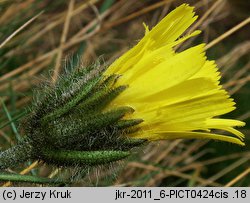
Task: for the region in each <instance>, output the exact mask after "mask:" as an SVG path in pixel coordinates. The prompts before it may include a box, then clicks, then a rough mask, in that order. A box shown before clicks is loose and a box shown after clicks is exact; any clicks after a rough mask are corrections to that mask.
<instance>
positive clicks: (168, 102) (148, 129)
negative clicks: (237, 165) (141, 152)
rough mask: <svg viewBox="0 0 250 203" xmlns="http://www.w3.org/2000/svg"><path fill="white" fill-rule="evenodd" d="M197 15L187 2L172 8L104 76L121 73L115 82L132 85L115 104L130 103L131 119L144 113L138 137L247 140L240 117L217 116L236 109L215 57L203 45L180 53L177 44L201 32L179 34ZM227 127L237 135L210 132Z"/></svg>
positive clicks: (151, 138) (240, 141) (125, 104)
mask: <svg viewBox="0 0 250 203" xmlns="http://www.w3.org/2000/svg"><path fill="white" fill-rule="evenodd" d="M196 19H197V16H194V12H193V7H190V6H188V5H186V4H183V5H181V6H179V7H178V8H176V9H175V10H174V11H172V12H171V13H169V14H168V15H167V16H166V17H165V18H164V19H163V20H161V21H160V22H159V23H158V24H157V25H156V26H155V27H154V28H153V29H152V30H150V31H149V29H148V27H147V26H145V28H146V33H145V36H144V37H143V38H142V39H141V40H140V42H139V43H138V44H137V45H136V46H134V47H133V48H132V49H131V50H129V51H128V52H126V53H125V54H124V55H123V56H121V57H120V58H119V59H117V60H116V61H115V62H114V63H113V64H111V65H110V67H109V68H108V69H107V70H106V72H105V75H111V74H119V75H121V77H120V78H119V79H118V81H117V83H116V85H117V86H120V85H128V88H127V89H126V90H125V91H124V92H122V93H121V94H120V95H119V96H117V98H115V99H114V101H113V102H112V103H111V104H110V108H111V107H114V106H131V107H132V108H134V110H135V112H134V113H133V114H132V115H130V116H129V117H130V118H140V119H143V120H144V122H142V123H141V124H140V129H141V130H139V131H137V132H135V133H133V134H130V136H131V137H134V138H142V139H143V138H145V139H148V140H160V139H177V138H185V139H186V138H188V139H193V138H196V139H215V140H221V141H226V142H232V143H236V144H239V145H244V142H243V139H244V135H243V134H242V133H241V132H239V131H238V130H236V129H234V127H236V126H244V125H245V123H244V122H241V121H238V120H231V119H222V118H217V116H220V115H223V114H226V113H228V112H231V111H233V110H234V109H235V107H234V105H235V103H234V102H233V99H231V98H230V96H229V95H228V93H227V92H226V91H225V90H224V89H223V88H222V86H221V85H219V79H220V76H219V72H218V69H217V67H216V64H215V62H214V61H209V60H207V58H206V56H205V49H204V46H205V45H204V44H200V45H197V46H194V47H191V48H189V49H187V50H185V51H182V52H179V53H178V52H175V51H174V47H175V46H176V45H178V44H180V43H182V42H183V41H185V40H186V39H188V38H190V37H193V36H195V35H197V34H199V33H200V31H195V32H193V33H191V34H188V35H186V36H184V37H181V38H180V36H181V35H182V34H183V32H184V31H185V30H186V29H187V28H188V27H189V26H190V25H191V24H192V23H193V22H194V21H195V20H196ZM211 129H216V130H224V131H228V132H230V133H232V134H233V135H235V136H227V135H221V134H215V133H211V132H210V131H211Z"/></svg>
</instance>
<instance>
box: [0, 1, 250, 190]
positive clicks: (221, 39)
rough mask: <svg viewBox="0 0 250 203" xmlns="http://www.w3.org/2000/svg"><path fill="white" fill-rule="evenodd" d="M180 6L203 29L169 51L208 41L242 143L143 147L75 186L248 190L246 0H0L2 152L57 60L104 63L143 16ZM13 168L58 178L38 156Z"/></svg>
mask: <svg viewBox="0 0 250 203" xmlns="http://www.w3.org/2000/svg"><path fill="white" fill-rule="evenodd" d="M182 3H189V4H190V5H193V6H195V8H196V9H195V10H196V12H197V14H198V15H199V19H198V22H197V23H196V24H195V25H194V26H193V27H191V29H192V30H193V29H201V30H202V31H203V32H202V34H201V35H200V36H198V37H196V38H194V39H191V40H189V41H188V42H185V43H184V44H183V45H182V46H181V47H179V48H178V49H179V50H181V49H185V48H187V47H188V46H192V45H194V44H197V43H200V42H206V43H208V45H207V51H208V56H209V58H210V59H216V61H217V63H218V65H219V67H220V71H221V72H222V81H223V85H224V87H225V88H226V89H227V90H228V91H229V92H230V94H231V95H232V97H233V98H235V100H236V102H237V110H236V111H235V112H233V113H231V114H230V116H233V117H234V118H238V119H241V120H244V121H246V122H247V123H248V124H247V126H246V127H245V128H244V129H243V130H242V131H243V132H244V133H245V134H246V143H247V145H246V147H245V148H242V147H239V146H234V145H231V144H228V143H221V142H214V141H199V140H192V141H183V140H175V141H164V142H163V141H162V142H157V143H152V144H150V145H149V146H145V147H144V148H143V150H141V151H139V152H138V153H136V154H135V155H134V156H133V157H131V158H130V159H129V160H127V161H126V162H125V163H122V164H119V166H118V167H117V166H116V167H114V166H113V167H112V168H110V169H107V170H98V169H97V170H93V171H92V172H89V173H88V175H87V176H86V178H84V179H82V180H80V181H78V183H77V184H76V185H80V186H90V185H94V186H107V185H121V186H250V161H249V159H250V141H249V140H250V139H249V135H250V133H249V132H250V131H249V129H250V126H249V121H250V119H249V118H250V108H249V106H250V104H249V102H250V83H249V81H250V62H249V59H250V54H249V53H250V38H249V36H250V26H249V22H250V17H249V16H250V13H249V10H250V2H248V1H244V0H200V1H194V0H186V1H183V0H162V1H160V0H159V1H153V0H145V1H134V0H102V1H101V0H99V1H98V0H89V1H84V0H58V1H49V0H43V1H41V0H0V97H1V99H2V105H1V106H0V112H1V114H0V115H1V116H0V146H1V148H2V149H5V148H8V147H10V146H11V145H12V144H13V143H15V142H16V141H17V139H18V138H19V137H20V136H21V134H22V133H21V132H20V131H21V129H19V128H18V122H19V120H20V118H21V117H22V116H24V109H25V108H28V107H29V104H30V102H31V100H32V89H33V88H34V87H36V86H37V85H39V84H40V83H41V82H43V81H44V80H45V79H50V80H52V81H55V80H56V79H57V77H58V74H60V72H63V67H64V66H65V65H66V66H75V65H76V64H77V63H82V64H83V65H88V64H89V63H92V62H93V61H95V60H97V59H98V58H99V57H100V56H101V55H102V57H103V58H104V59H105V60H106V61H107V63H111V62H112V61H114V59H115V58H117V57H118V56H120V55H121V54H122V53H124V52H125V51H126V50H128V49H129V48H130V47H131V46H133V44H135V42H136V40H138V39H140V37H142V36H143V34H144V28H143V26H142V22H146V23H147V24H148V25H149V26H150V27H152V26H153V25H155V24H156V23H157V22H158V21H159V20H160V19H161V18H163V17H164V16H165V15H166V14H167V13H168V12H169V11H170V10H172V9H173V8H175V7H176V6H178V5H180V4H182ZM113 168H116V169H113ZM114 171H115V172H114ZM15 172H16V173H21V174H29V173H32V174H35V175H40V176H46V177H56V176H58V174H60V170H57V169H54V168H50V167H48V166H45V165H44V164H42V163H38V162H35V163H25V164H24V165H23V166H21V167H20V168H18V169H16V171H15ZM114 174H115V175H114ZM11 184H12V183H5V186H9V185H11ZM19 185H20V184H19ZM21 185H23V184H21Z"/></svg>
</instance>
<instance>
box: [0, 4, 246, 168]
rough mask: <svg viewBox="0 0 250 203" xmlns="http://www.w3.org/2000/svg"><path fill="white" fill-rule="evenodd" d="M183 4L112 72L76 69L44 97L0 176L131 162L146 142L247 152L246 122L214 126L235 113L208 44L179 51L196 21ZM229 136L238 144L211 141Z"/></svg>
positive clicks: (0, 162)
mask: <svg viewBox="0 0 250 203" xmlns="http://www.w3.org/2000/svg"><path fill="white" fill-rule="evenodd" d="M196 18H197V17H196V16H194V13H193V8H192V7H189V6H188V5H186V4H184V5H182V6H180V7H178V8H177V9H175V10H174V11H172V12H171V13H170V14H168V15H167V16H166V17H165V18H164V19H163V20H162V21H161V22H159V23H158V24H157V25H156V26H155V27H154V28H153V29H152V30H149V29H148V27H147V26H145V28H146V33H145V36H144V37H143V38H142V39H141V41H140V42H139V43H138V44H137V45H136V46H134V47H133V48H132V49H131V50H129V51H128V52H126V53H125V54H124V55H123V56H121V57H120V58H119V59H117V60H116V61H115V62H114V63H113V64H111V65H110V66H109V67H105V66H103V65H98V64H97V65H92V66H89V67H87V68H84V69H75V70H74V71H72V72H69V73H67V74H66V75H65V76H62V77H61V78H60V79H59V80H58V81H57V83H56V84H52V85H48V86H46V87H45V88H44V90H43V91H41V92H39V94H38V95H39V97H37V99H36V102H34V104H33V108H32V112H31V113H30V114H29V115H28V116H27V118H26V119H25V120H24V121H23V129H24V130H23V132H24V134H25V135H26V136H25V137H24V139H23V140H22V141H20V143H18V144H17V145H16V146H14V147H12V148H10V149H8V150H6V151H3V152H1V153H0V170H1V169H5V168H8V167H11V166H14V165H16V164H17V163H20V162H24V161H26V160H27V159H39V160H42V161H44V162H46V163H51V164H56V165H60V166H61V165H63V166H79V165H83V166H93V165H100V164H107V163H110V162H113V161H117V160H120V159H123V158H125V157H127V156H128V155H129V154H130V152H131V149H132V148H134V147H137V146H140V145H142V144H143V143H144V142H146V141H152V140H160V139H177V138H185V139H186V138H189V139H190V138H197V139H215V140H221V141H226V142H231V143H236V144H239V145H244V142H243V138H244V135H243V134H242V133H241V132H239V131H238V130H236V129H235V127H237V126H243V125H244V122H241V121H238V120H232V119H222V118H217V117H218V116H220V115H223V114H225V113H228V112H230V111H232V110H234V109H235V107H234V105H235V103H234V102H233V100H232V99H231V98H230V96H229V95H228V93H227V92H226V91H225V90H224V89H223V88H222V86H221V85H220V84H219V79H220V76H219V72H218V69H217V67H216V64H215V62H213V61H209V60H207V58H206V56H205V48H204V44H200V45H197V46H194V47H191V48H189V49H186V50H185V51H182V52H179V53H178V52H176V51H175V46H176V45H179V44H180V43H182V42H183V41H185V40H186V39H188V38H190V37H192V36H195V35H197V34H199V33H200V31H194V32H193V33H191V34H188V35H186V36H184V37H180V36H181V35H182V34H183V32H184V31H185V30H186V29H187V28H188V27H189V26H190V25H191V24H192V23H193V22H194V21H195V20H196ZM212 129H217V130H224V131H228V132H230V133H232V134H233V135H234V136H227V135H221V134H215V133H211V132H210V131H211V130H212Z"/></svg>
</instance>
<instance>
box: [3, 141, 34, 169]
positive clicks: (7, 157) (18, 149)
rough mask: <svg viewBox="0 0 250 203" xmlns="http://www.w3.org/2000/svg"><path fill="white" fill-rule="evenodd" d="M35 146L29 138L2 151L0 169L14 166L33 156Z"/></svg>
mask: <svg viewBox="0 0 250 203" xmlns="http://www.w3.org/2000/svg"><path fill="white" fill-rule="evenodd" d="M32 151H33V147H32V145H31V144H30V140H29V139H27V138H26V139H23V140H21V141H20V142H18V144H17V145H15V146H13V147H11V148H9V149H7V150H5V151H3V152H0V170H3V169H6V168H9V167H14V166H16V165H18V164H20V163H23V162H25V161H27V160H28V159H29V158H31V155H32Z"/></svg>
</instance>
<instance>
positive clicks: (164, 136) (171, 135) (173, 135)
mask: <svg viewBox="0 0 250 203" xmlns="http://www.w3.org/2000/svg"><path fill="white" fill-rule="evenodd" d="M133 137H134V138H144V139H148V140H151V141H153V140H172V139H213V140H220V141H224V142H231V143H234V144H238V145H241V146H245V144H244V142H242V141H241V140H239V139H238V138H235V137H230V136H225V135H219V134H213V133H202V132H182V131H180V132H178V131H173V132H166V133H158V134H136V135H134V136H133Z"/></svg>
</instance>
